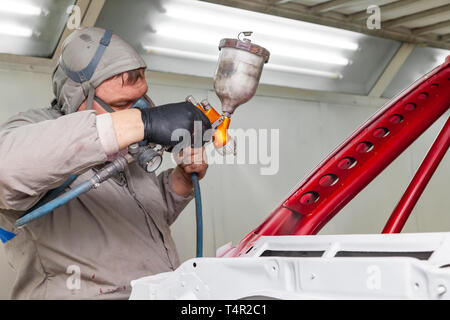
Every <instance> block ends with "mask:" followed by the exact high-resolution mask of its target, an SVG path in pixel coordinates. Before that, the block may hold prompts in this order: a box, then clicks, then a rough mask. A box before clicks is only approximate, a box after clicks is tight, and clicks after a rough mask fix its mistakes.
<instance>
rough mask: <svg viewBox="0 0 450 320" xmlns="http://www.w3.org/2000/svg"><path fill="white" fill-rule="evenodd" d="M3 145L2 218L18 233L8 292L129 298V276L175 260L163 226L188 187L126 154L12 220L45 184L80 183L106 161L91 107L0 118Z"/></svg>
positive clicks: (11, 248) (10, 250) (162, 268)
mask: <svg viewBox="0 0 450 320" xmlns="http://www.w3.org/2000/svg"><path fill="white" fill-rule="evenodd" d="M0 154H1V158H0V227H2V228H3V229H6V230H8V231H12V232H15V233H17V236H16V237H15V238H13V239H11V240H10V241H8V242H6V243H5V249H6V250H5V251H6V253H7V256H8V259H9V262H10V264H11V266H12V267H13V268H14V269H15V271H16V272H17V277H16V281H15V284H14V288H13V291H12V294H11V298H13V299H71V298H73V299H85V298H98V299H107V298H110V299H111V298H113V299H120V298H128V296H129V295H130V292H131V287H130V281H131V280H133V279H137V278H139V277H142V276H147V275H150V274H156V273H160V272H166V271H171V270H174V269H175V268H176V267H177V266H178V265H179V258H178V255H177V252H176V248H175V244H174V241H173V239H172V237H171V234H170V229H169V226H170V225H171V224H172V223H173V222H174V221H175V219H176V218H177V216H178V215H179V213H180V212H181V211H182V210H183V208H184V207H185V206H186V205H187V203H188V202H189V201H190V200H191V199H192V198H193V195H192V194H189V195H188V196H185V197H182V196H179V195H177V194H176V193H175V192H174V191H173V190H172V189H171V186H170V184H169V174H170V170H168V171H165V172H162V173H161V174H160V175H159V176H155V174H151V173H146V172H145V171H144V170H143V169H141V168H140V167H139V166H138V165H136V164H132V165H130V166H129V168H127V170H126V171H125V174H124V176H122V177H117V178H116V179H110V180H108V181H106V182H104V183H103V184H101V185H100V187H99V188H97V189H95V190H91V191H90V192H88V193H86V194H84V195H82V196H80V197H78V198H77V199H74V200H72V201H70V202H69V203H67V204H65V205H64V206H62V207H60V208H58V209H56V210H54V211H53V212H52V213H50V214H48V215H46V216H44V217H42V218H40V219H37V220H35V221H33V222H31V223H30V224H28V225H27V226H25V227H24V228H22V229H20V230H17V229H14V227H13V226H14V222H15V220H16V219H17V218H19V217H20V216H21V215H23V213H24V211H26V210H27V209H29V208H30V207H31V206H33V205H34V204H35V203H36V202H37V201H38V200H39V199H40V198H41V197H43V196H44V195H45V194H46V192H47V191H48V190H50V189H53V188H56V187H58V186H59V185H61V184H62V183H63V182H64V181H65V180H66V179H67V178H68V177H69V176H70V175H71V174H74V173H78V174H81V176H79V177H78V179H77V180H75V181H74V182H73V183H72V185H71V186H76V185H77V184H79V183H81V181H84V180H87V179H89V178H90V177H92V175H93V174H94V173H95V168H96V166H99V165H102V164H103V163H104V162H105V161H106V159H107V155H106V154H105V152H104V149H103V147H102V145H101V143H100V141H99V137H98V133H97V129H96V114H95V111H82V112H76V113H71V114H68V115H65V116H62V113H61V112H60V111H58V110H53V109H40V110H30V111H27V112H24V113H20V114H18V115H16V116H14V117H12V118H11V119H9V120H8V121H7V122H6V123H5V124H3V125H2V126H1V127H0ZM78 271H79V272H80V277H79V279H80V280H81V281H79V282H77V272H78ZM78 287H79V289H78Z"/></svg>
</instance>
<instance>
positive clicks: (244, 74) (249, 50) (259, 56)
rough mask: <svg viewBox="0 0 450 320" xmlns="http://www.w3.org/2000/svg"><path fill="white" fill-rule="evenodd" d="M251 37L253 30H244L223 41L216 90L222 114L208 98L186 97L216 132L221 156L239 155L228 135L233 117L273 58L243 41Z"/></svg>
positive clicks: (214, 139)
mask: <svg viewBox="0 0 450 320" xmlns="http://www.w3.org/2000/svg"><path fill="white" fill-rule="evenodd" d="M251 35H252V32H251V31H244V32H241V33H239V35H238V38H237V39H222V40H221V41H220V44H219V50H220V54H219V60H218V63H217V68H216V72H215V75H214V90H215V92H216V94H217V96H218V97H219V99H220V101H221V103H222V114H219V113H218V112H217V111H216V110H215V109H214V108H213V107H212V106H211V105H210V103H209V102H208V100H206V99H205V100H203V101H201V103H197V101H196V100H195V99H194V98H193V97H192V96H189V97H187V98H186V101H190V102H191V103H192V104H193V105H195V106H197V108H199V109H200V110H201V111H202V112H203V113H204V114H205V115H206V116H207V117H208V119H209V121H210V122H211V126H212V128H213V129H214V130H215V131H214V134H213V137H212V139H213V144H214V147H215V148H216V149H217V151H218V152H219V153H221V154H222V155H223V154H231V153H233V154H235V153H236V142H235V141H234V139H233V138H232V137H231V136H230V135H229V134H228V128H229V126H230V121H231V116H232V114H233V112H234V110H236V108H237V107H239V106H240V105H241V104H244V103H246V102H247V101H248V100H250V99H251V98H252V97H253V96H254V94H255V92H256V89H257V88H258V84H259V79H260V78H261V73H262V70H263V66H264V64H265V63H267V62H268V61H269V57H270V53H269V51H268V50H267V49H265V48H263V47H261V46H258V45H256V44H254V43H252V42H251V40H250V39H248V38H242V37H243V36H246V37H248V36H251ZM241 38H242V39H241Z"/></svg>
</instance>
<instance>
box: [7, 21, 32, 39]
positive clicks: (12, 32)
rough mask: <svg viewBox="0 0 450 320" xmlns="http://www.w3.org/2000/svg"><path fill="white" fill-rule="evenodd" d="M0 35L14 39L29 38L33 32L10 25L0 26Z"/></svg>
mask: <svg viewBox="0 0 450 320" xmlns="http://www.w3.org/2000/svg"><path fill="white" fill-rule="evenodd" d="M0 34H5V35H9V36H16V37H31V36H32V35H33V30H32V29H30V28H25V27H20V26H16V25H11V24H0Z"/></svg>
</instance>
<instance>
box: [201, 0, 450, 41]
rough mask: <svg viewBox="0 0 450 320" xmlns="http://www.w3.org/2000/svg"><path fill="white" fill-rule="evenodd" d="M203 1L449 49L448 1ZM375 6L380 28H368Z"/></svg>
mask: <svg viewBox="0 0 450 320" xmlns="http://www.w3.org/2000/svg"><path fill="white" fill-rule="evenodd" d="M203 1H207V2H211V3H217V4H222V5H228V6H233V7H237V8H242V9H247V10H254V11H258V12H264V13H270V14H273V15H279V16H283V17H288V18H291V19H298V20H302V21H308V22H313V23H317V24H321V25H327V26H333V27H338V28H342V29H346V30H351V31H356V32H361V33H365V34H369V35H374V36H378V37H385V38H388V39H393V40H397V41H402V42H411V43H415V44H418V45H421V46H424V45H427V46H431V47H437V48H443V49H449V50H450V1H449V0H203ZM373 6H376V7H378V8H379V10H380V13H381V28H380V29H369V28H368V27H367V20H368V19H369V17H370V16H371V15H372V14H373V11H372V10H371V9H369V7H373ZM368 11H370V12H368Z"/></svg>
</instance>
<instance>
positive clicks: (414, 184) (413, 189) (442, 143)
mask: <svg viewBox="0 0 450 320" xmlns="http://www.w3.org/2000/svg"><path fill="white" fill-rule="evenodd" d="M449 146H450V117H449V118H448V119H447V122H446V123H445V125H444V127H443V128H442V130H441V132H440V133H439V135H438V137H437V138H436V141H435V142H434V143H433V145H432V146H431V148H430V150H429V151H428V153H427V155H426V157H425V159H424V160H423V162H422V164H421V165H420V167H419V169H418V170H417V172H416V174H415V176H414V178H413V179H412V180H411V183H410V184H409V186H408V188H407V189H406V191H405V194H404V195H403V197H402V198H401V200H400V202H399V203H398V204H397V206H396V207H395V209H394V211H393V212H392V214H391V217H390V218H389V220H388V222H387V224H386V226H385V227H384V229H383V233H399V232H401V231H402V229H403V226H404V225H405V223H406V220H408V217H409V215H410V214H411V212H412V210H413V209H414V206H415V205H416V203H417V201H418V200H419V198H420V196H421V195H422V192H423V191H424V190H425V187H426V186H427V184H428V182H429V181H430V179H431V177H432V176H433V174H434V172H435V171H436V169H437V167H438V166H439V163H440V162H441V160H442V159H443V158H444V156H445V153H446V152H447V150H448V148H449Z"/></svg>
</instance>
